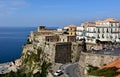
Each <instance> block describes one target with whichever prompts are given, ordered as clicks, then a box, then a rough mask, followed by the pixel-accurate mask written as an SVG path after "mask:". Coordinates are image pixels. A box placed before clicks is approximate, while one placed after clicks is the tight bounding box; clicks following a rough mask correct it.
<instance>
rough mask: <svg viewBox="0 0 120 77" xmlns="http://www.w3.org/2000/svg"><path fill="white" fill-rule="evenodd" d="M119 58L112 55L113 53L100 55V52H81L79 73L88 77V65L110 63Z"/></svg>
mask: <svg viewBox="0 0 120 77" xmlns="http://www.w3.org/2000/svg"><path fill="white" fill-rule="evenodd" d="M117 58H119V56H111V55H100V54H91V53H84V52H81V55H80V59H79V62H78V64H79V73H80V76H81V77H86V75H87V70H86V67H87V66H88V65H93V66H98V67H100V66H103V65H104V64H107V63H110V62H112V61H114V60H116V59H117Z"/></svg>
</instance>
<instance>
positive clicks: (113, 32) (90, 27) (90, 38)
mask: <svg viewBox="0 0 120 77" xmlns="http://www.w3.org/2000/svg"><path fill="white" fill-rule="evenodd" d="M84 26H85V30H86V37H87V39H86V41H87V42H93V43H95V41H96V39H98V40H100V41H112V42H114V41H115V40H116V39H117V40H118V39H119V37H120V36H119V34H120V28H119V27H120V24H119V21H118V20H116V19H113V18H108V19H106V20H104V21H96V22H88V23H84Z"/></svg>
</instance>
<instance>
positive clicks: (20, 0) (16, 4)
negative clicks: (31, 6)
mask: <svg viewBox="0 0 120 77" xmlns="http://www.w3.org/2000/svg"><path fill="white" fill-rule="evenodd" d="M26 5H27V2H26V1H25V0H0V15H5V14H9V13H12V12H14V11H15V10H17V9H20V8H22V7H24V6H26Z"/></svg>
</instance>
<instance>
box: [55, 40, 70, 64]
mask: <svg viewBox="0 0 120 77" xmlns="http://www.w3.org/2000/svg"><path fill="white" fill-rule="evenodd" d="M55 50H56V52H55V62H56V63H68V62H70V61H71V43H70V42H67V43H64V42H63V43H56V48H55Z"/></svg>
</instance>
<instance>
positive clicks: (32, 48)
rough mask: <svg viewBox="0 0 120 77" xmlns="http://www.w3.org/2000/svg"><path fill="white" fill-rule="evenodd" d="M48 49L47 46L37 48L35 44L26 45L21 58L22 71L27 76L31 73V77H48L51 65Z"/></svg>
mask: <svg viewBox="0 0 120 77" xmlns="http://www.w3.org/2000/svg"><path fill="white" fill-rule="evenodd" d="M51 48H52V47H51ZM48 49H49V46H47V45H45V44H42V45H41V46H36V45H34V44H33V43H32V44H26V45H25V46H24V49H23V53H22V56H21V62H22V64H21V66H20V70H22V72H24V73H26V74H29V73H30V74H31V76H32V75H35V74H38V75H40V77H46V76H47V70H48V67H49V65H50V64H51V63H50V61H49V59H48V57H47V55H48V54H47V53H46V52H47V51H48ZM43 74H44V76H43Z"/></svg>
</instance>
